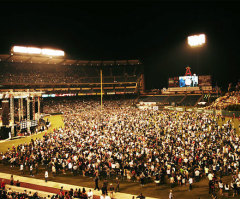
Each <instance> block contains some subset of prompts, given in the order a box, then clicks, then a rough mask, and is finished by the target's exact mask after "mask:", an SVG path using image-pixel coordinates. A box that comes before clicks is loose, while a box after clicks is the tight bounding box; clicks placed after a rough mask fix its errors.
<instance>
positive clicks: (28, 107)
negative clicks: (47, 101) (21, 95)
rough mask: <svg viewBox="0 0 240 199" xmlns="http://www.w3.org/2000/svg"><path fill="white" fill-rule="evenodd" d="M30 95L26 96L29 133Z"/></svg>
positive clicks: (28, 129)
mask: <svg viewBox="0 0 240 199" xmlns="http://www.w3.org/2000/svg"><path fill="white" fill-rule="evenodd" d="M30 100H31V99H30V97H27V132H28V133H30V134H31V131H30V125H31V121H30Z"/></svg>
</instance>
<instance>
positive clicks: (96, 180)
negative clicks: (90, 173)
mask: <svg viewBox="0 0 240 199" xmlns="http://www.w3.org/2000/svg"><path fill="white" fill-rule="evenodd" d="M98 181H99V177H98V176H95V179H94V182H95V188H94V190H96V189H97V190H98V191H99V190H100V189H99V186H98Z"/></svg>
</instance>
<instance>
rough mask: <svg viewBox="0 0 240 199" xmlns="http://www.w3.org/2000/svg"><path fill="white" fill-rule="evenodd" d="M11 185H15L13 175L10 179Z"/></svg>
mask: <svg viewBox="0 0 240 199" xmlns="http://www.w3.org/2000/svg"><path fill="white" fill-rule="evenodd" d="M10 185H14V180H13V174H12V175H11V178H10Z"/></svg>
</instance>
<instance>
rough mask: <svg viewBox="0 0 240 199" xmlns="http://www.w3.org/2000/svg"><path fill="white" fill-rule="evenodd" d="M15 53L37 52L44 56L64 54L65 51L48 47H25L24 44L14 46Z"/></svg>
mask: <svg viewBox="0 0 240 199" xmlns="http://www.w3.org/2000/svg"><path fill="white" fill-rule="evenodd" d="M12 52H13V53H23V54H35V55H44V56H64V55H65V53H64V51H62V50H54V49H48V48H43V49H42V48H36V47H24V46H14V47H13V48H12Z"/></svg>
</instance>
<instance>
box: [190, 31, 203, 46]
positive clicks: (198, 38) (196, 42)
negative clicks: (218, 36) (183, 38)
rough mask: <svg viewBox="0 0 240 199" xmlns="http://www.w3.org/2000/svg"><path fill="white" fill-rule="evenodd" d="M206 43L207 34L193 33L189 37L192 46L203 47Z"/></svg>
mask: <svg viewBox="0 0 240 199" xmlns="http://www.w3.org/2000/svg"><path fill="white" fill-rule="evenodd" d="M205 43H206V35H205V34H199V35H191V36H189V37H188V45H189V46H191V47H201V46H203V45H204V44H205Z"/></svg>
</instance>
